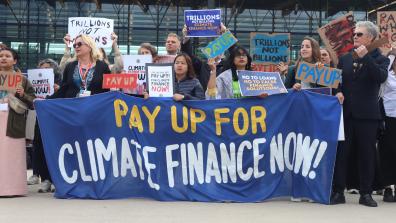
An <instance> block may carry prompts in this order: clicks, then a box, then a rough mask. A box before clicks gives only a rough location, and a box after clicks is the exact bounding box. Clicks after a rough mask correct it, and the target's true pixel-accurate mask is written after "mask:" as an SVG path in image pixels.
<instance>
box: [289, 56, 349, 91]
mask: <svg viewBox="0 0 396 223" xmlns="http://www.w3.org/2000/svg"><path fill="white" fill-rule="evenodd" d="M341 72H342V71H341V70H340V69H335V68H331V67H326V66H323V67H321V68H319V67H318V66H316V65H315V64H310V63H305V62H301V63H299V65H298V67H297V72H296V79H297V80H301V81H304V82H308V83H314V84H320V85H323V86H328V87H331V88H337V87H338V84H340V82H341V80H342V76H341Z"/></svg>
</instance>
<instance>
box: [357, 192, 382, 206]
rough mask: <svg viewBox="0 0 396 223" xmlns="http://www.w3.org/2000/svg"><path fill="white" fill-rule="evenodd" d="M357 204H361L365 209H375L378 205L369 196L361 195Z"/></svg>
mask: <svg viewBox="0 0 396 223" xmlns="http://www.w3.org/2000/svg"><path fill="white" fill-rule="evenodd" d="M359 204H362V205H364V206H367V207H377V206H378V204H377V202H375V200H373V198H372V197H371V195H370V194H362V195H360V199H359Z"/></svg>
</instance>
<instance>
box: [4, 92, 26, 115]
mask: <svg viewBox="0 0 396 223" xmlns="http://www.w3.org/2000/svg"><path fill="white" fill-rule="evenodd" d="M7 97H8V105H9V106H10V108H11V109H12V110H14V111H15V112H16V113H18V114H25V113H26V112H27V110H28V106H27V105H26V104H25V103H24V102H23V101H21V100H20V99H19V98H17V97H15V95H14V94H8V95H7Z"/></svg>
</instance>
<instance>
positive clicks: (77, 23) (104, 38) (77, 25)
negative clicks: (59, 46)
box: [68, 17, 114, 48]
mask: <svg viewBox="0 0 396 223" xmlns="http://www.w3.org/2000/svg"><path fill="white" fill-rule="evenodd" d="M113 29H114V21H113V20H112V19H105V18H91V17H70V18H69V25H68V33H69V35H70V37H71V39H72V40H74V39H75V38H76V37H77V36H78V35H81V34H85V35H88V36H90V37H92V39H94V41H95V43H96V45H97V46H98V47H104V48H106V47H111V45H112V44H113V41H112V40H111V33H112V32H113ZM70 47H71V44H70Z"/></svg>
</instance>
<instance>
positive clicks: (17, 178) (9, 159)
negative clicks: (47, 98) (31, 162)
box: [0, 47, 35, 197]
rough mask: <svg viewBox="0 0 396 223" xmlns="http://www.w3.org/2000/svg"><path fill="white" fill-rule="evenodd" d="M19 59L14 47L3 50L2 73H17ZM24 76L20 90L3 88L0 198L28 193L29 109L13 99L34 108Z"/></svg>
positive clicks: (0, 101)
mask: <svg viewBox="0 0 396 223" xmlns="http://www.w3.org/2000/svg"><path fill="white" fill-rule="evenodd" d="M17 61H18V55H17V53H16V52H15V51H14V50H13V49H10V48H7V47H4V48H2V49H1V50H0V72H1V73H9V74H12V73H15V68H14V66H15V64H16V63H17ZM21 78H22V82H21V84H20V85H18V86H17V88H16V90H15V91H16V92H15V91H10V92H7V91H0V197H3V196H21V195H26V194H27V182H26V142H25V130H26V110H25V109H20V108H21V107H20V106H12V104H13V103H12V102H15V101H17V105H25V106H26V107H32V105H33V99H34V98H35V96H34V89H33V87H32V85H31V84H30V82H29V80H27V78H25V77H24V76H22V77H21ZM10 80H11V79H10ZM14 80H15V79H14ZM18 99H19V100H18ZM14 105H15V104H14Z"/></svg>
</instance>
